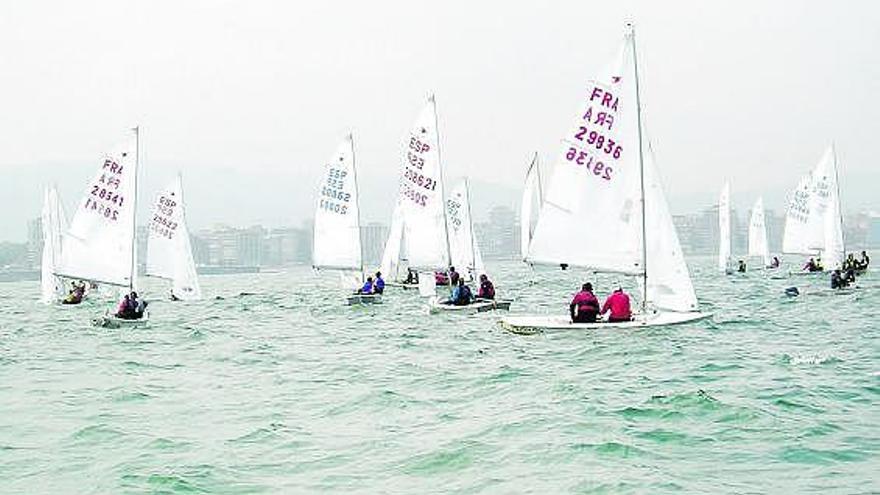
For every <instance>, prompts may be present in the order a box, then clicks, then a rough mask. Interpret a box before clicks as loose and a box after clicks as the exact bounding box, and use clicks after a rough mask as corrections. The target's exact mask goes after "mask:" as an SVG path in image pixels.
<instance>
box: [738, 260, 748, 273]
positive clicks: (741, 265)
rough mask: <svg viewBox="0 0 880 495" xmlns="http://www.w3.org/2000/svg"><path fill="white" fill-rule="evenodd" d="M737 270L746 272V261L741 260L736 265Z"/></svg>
mask: <svg viewBox="0 0 880 495" xmlns="http://www.w3.org/2000/svg"><path fill="white" fill-rule="evenodd" d="M736 271H738V272H740V273H745V272H746V262H745V261H743V260H739V265H738V266H737V267H736Z"/></svg>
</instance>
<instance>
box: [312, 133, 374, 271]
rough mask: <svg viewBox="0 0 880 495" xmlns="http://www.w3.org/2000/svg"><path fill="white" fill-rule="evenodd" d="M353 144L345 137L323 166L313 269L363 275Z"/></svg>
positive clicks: (316, 219)
mask: <svg viewBox="0 0 880 495" xmlns="http://www.w3.org/2000/svg"><path fill="white" fill-rule="evenodd" d="M355 174H356V171H355V164H354V144H353V141H352V137H351V136H348V137H347V138H346V139H345V140H344V141H343V142H342V143H340V145H339V147H338V148H337V149H336V153H334V154H333V156H332V158H331V159H330V160H329V161H328V162H327V163H326V164H325V165H324V174H323V175H322V176H321V183H320V184H319V188H318V200H317V203H316V205H315V207H316V209H315V227H314V228H315V230H314V246H313V249H312V265H313V266H314V267H315V268H324V269H333V270H348V271H357V272H362V270H363V260H362V258H361V252H362V251H361V234H360V214H359V211H358V189H357V177H356V175H355Z"/></svg>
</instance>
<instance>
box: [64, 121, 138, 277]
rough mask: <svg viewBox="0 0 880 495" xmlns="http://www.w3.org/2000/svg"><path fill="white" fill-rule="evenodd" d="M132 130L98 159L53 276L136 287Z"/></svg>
mask: <svg viewBox="0 0 880 495" xmlns="http://www.w3.org/2000/svg"><path fill="white" fill-rule="evenodd" d="M137 152H138V150H137V129H133V130H132V132H131V134H130V135H129V136H128V138H127V139H125V140H124V142H123V143H122V144H121V145H119V146H118V147H117V148H115V149H114V150H113V151H112V152H110V153H109V154H108V155H107V156H106V158H105V159H104V160H103V162H102V164H101V167H100V169H99V170H98V173H97V174H96V175H95V177H94V179H92V181H91V182H89V185H88V187H87V189H86V191H85V195H84V197H83V199H82V201H81V202H80V204H79V208H78V209H77V211H76V213H75V214H74V216H73V220H72V221H71V224H70V229H69V230H68V232H67V234H66V235H65V236H64V238H63V241H62V252H61V264H60V266H58V267H57V271H56V274H58V275H62V276H64V277H68V278H76V279H83V280H91V281H95V282H101V283H105V284H111V285H118V286H127V287H134V285H135V268H136V267H135V263H136V258H135V205H136V194H137V174H138V170H137V167H138V158H137Z"/></svg>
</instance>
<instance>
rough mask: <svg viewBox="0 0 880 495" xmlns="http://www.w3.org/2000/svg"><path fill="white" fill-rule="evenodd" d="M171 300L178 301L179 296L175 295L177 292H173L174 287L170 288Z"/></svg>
mask: <svg viewBox="0 0 880 495" xmlns="http://www.w3.org/2000/svg"><path fill="white" fill-rule="evenodd" d="M171 300H172V301H180V298H179V297H177V294H175V293H174V289H171Z"/></svg>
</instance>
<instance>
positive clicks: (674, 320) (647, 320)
mask: <svg viewBox="0 0 880 495" xmlns="http://www.w3.org/2000/svg"><path fill="white" fill-rule="evenodd" d="M710 316H712V315H711V314H709V313H701V312H698V311H692V312H685V313H677V312H673V311H661V312H656V313H649V314H639V315H636V316H635V318H633V319H632V320H630V321H618V322H614V323H610V322H607V321H597V322H595V323H572V321H571V320H570V319H569V318H565V317H560V316H549V315H548V316H511V317H508V318H505V319H503V320H501V323H500V324H501V328H504V329H505V330H507V331H509V332H513V333H521V334H532V333H539V332H545V331H560V330H596V329H600V328H611V329H617V328H642V327H656V326H667V325H681V324H683V323H691V322H695V321H700V320H703V319H706V318H708V317H710Z"/></svg>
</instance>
